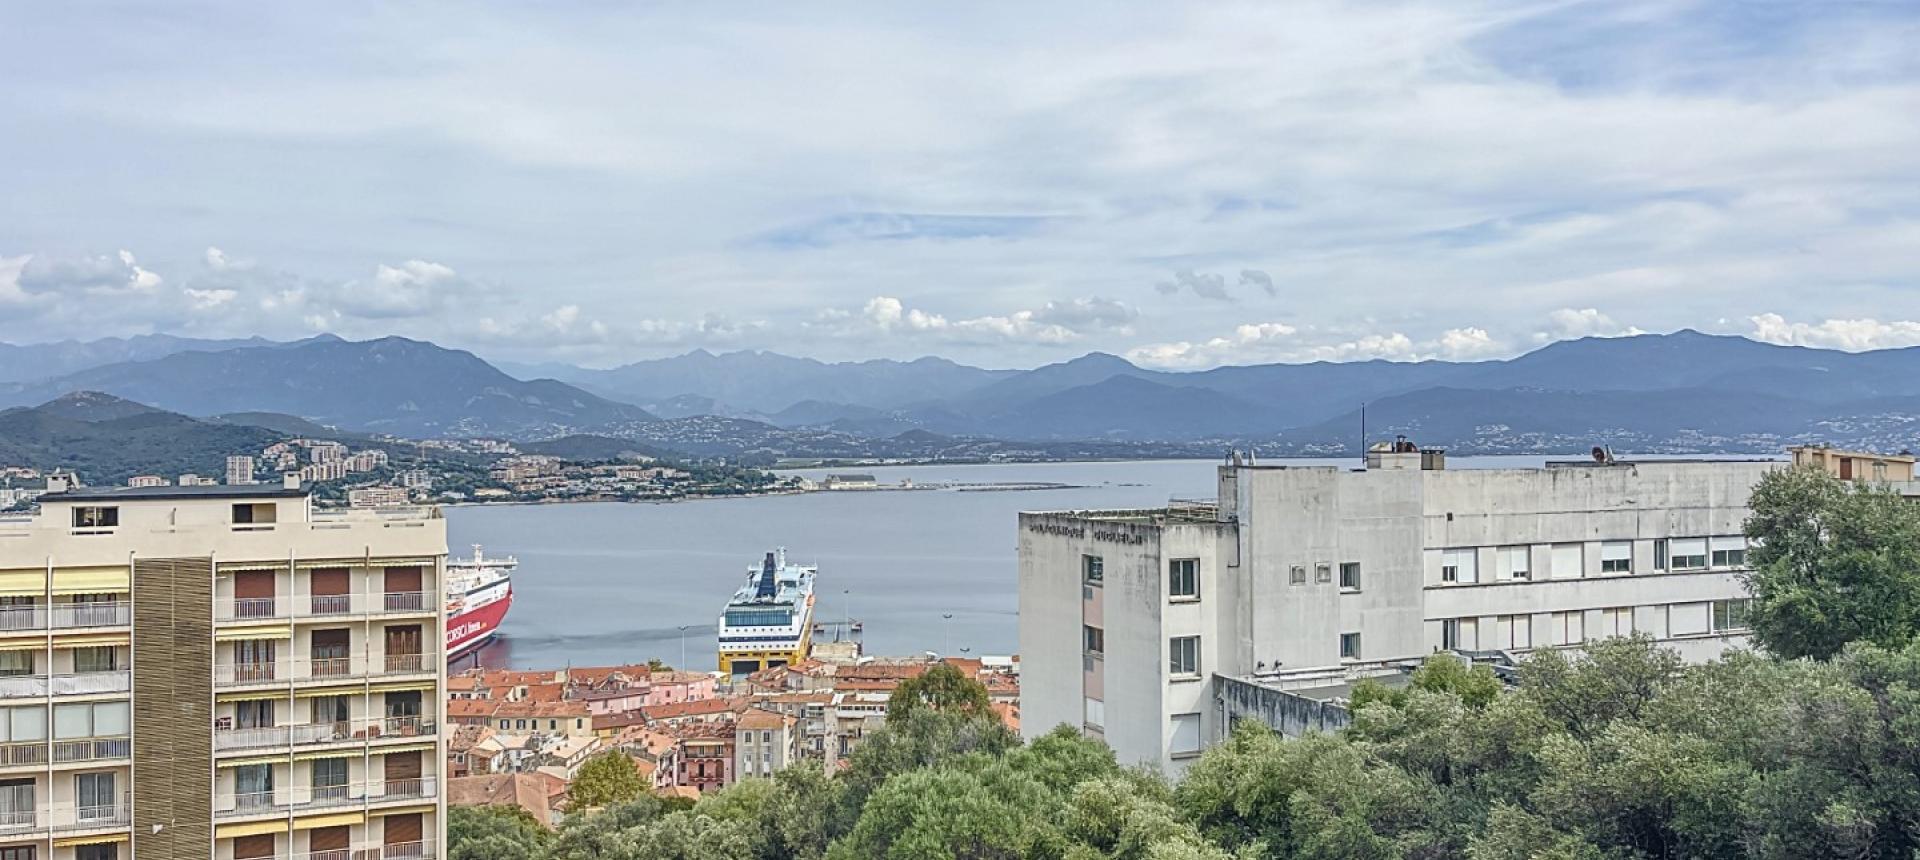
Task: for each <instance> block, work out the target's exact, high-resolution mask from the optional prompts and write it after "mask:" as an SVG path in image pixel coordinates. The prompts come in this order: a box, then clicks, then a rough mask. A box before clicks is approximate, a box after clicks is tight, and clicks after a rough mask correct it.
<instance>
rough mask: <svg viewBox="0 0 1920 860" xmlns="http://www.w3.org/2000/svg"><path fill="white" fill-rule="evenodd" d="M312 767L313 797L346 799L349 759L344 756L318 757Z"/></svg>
mask: <svg viewBox="0 0 1920 860" xmlns="http://www.w3.org/2000/svg"><path fill="white" fill-rule="evenodd" d="M309 766H310V767H312V769H313V770H312V781H311V782H310V783H309V785H311V786H312V787H313V798H314V799H315V800H346V799H347V797H348V791H347V760H346V759H344V758H317V759H314V760H313V761H312V762H311V763H310V764H309Z"/></svg>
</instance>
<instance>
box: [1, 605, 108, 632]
mask: <svg viewBox="0 0 1920 860" xmlns="http://www.w3.org/2000/svg"><path fill="white" fill-rule="evenodd" d="M49 622H51V626H52V627H53V629H55V630H74V629H80V628H87V627H125V626H127V625H129V624H132V623H133V605H132V604H130V603H124V602H119V601H113V602H106V603H55V604H53V605H52V606H46V605H34V606H7V607H0V633H4V632H14V631H21V630H45V629H47V628H48V626H49Z"/></svg>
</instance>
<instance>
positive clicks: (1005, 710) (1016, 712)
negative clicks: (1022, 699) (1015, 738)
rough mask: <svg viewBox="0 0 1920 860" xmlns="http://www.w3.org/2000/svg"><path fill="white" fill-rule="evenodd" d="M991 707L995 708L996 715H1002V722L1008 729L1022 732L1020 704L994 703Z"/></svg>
mask: <svg viewBox="0 0 1920 860" xmlns="http://www.w3.org/2000/svg"><path fill="white" fill-rule="evenodd" d="M989 707H991V708H993V712H994V713H996V714H999V715H1000V722H1002V723H1005V724H1006V726H1007V728H1009V729H1012V730H1014V731H1016V732H1017V731H1020V703H1019V702H993V703H991V704H990V705H989Z"/></svg>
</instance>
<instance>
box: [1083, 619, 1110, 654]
mask: <svg viewBox="0 0 1920 860" xmlns="http://www.w3.org/2000/svg"><path fill="white" fill-rule="evenodd" d="M1080 647H1081V648H1082V649H1083V650H1085V651H1086V652H1087V653H1088V654H1094V655H1100V654H1105V653H1107V631H1105V630H1102V629H1100V628H1098V627H1095V626H1093V625H1091V624H1083V625H1081V626H1080Z"/></svg>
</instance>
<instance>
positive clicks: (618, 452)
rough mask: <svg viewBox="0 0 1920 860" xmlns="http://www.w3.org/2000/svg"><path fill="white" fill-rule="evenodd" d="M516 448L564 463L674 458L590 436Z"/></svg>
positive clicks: (650, 447)
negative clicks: (569, 461) (558, 459)
mask: <svg viewBox="0 0 1920 860" xmlns="http://www.w3.org/2000/svg"><path fill="white" fill-rule="evenodd" d="M518 447H519V448H520V450H521V451H522V452H524V453H528V454H545V455H547V456H550V457H560V458H563V459H567V460H628V459H633V458H635V457H650V458H653V459H663V458H670V457H672V456H674V455H673V453H672V452H669V451H667V450H666V449H664V448H660V447H659V446H656V445H648V444H644V443H641V442H636V441H634V440H632V439H621V438H617V437H614V436H597V435H594V434H591V433H576V434H573V435H571V436H562V437H560V438H558V439H547V440H544V441H540V442H527V443H523V444H521V445H520V446H518Z"/></svg>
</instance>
